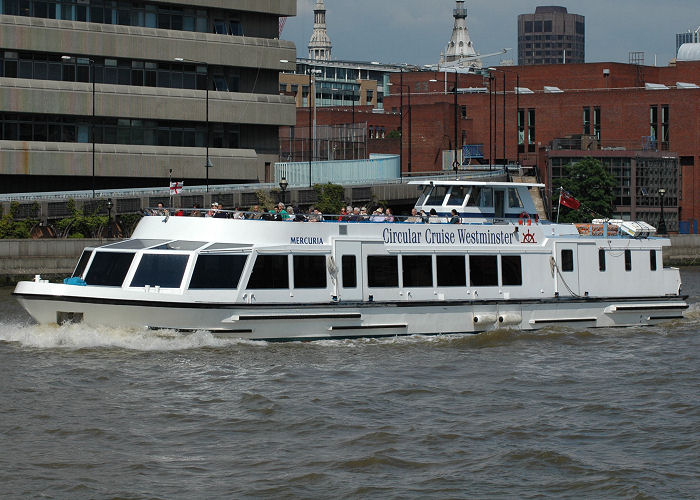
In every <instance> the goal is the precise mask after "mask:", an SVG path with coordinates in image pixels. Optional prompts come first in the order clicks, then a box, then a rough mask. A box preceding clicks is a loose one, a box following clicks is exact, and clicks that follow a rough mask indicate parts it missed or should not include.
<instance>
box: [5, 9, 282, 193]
mask: <svg viewBox="0 0 700 500" xmlns="http://www.w3.org/2000/svg"><path fill="white" fill-rule="evenodd" d="M295 14H296V1H295V0H269V1H265V2H260V1H256V0H226V1H225V2H224V1H222V0H196V1H191V0H165V1H151V0H131V1H129V2H122V1H119V2H116V1H106V0H69V1H67V0H61V1H55V0H50V1H45V0H41V1H40V0H21V1H20V0H0V192H27V191H45V190H68V189H90V188H93V189H94V188H97V189H107V188H110V189H111V188H123V187H146V186H163V185H167V184H166V183H167V179H168V176H169V172H170V170H172V176H173V178H174V179H177V180H182V179H184V180H185V183H186V185H190V186H191V185H195V184H198V185H204V183H205V182H206V183H212V184H220V183H236V182H256V181H258V180H260V181H264V180H265V179H266V177H267V178H269V173H270V171H271V166H272V165H273V164H274V162H275V161H278V159H279V156H278V152H279V139H278V137H279V135H278V133H279V127H280V126H283V125H293V124H294V123H295V105H294V100H293V99H292V98H290V97H288V96H282V95H280V93H279V84H278V78H279V73H280V71H282V70H291V69H294V67H295V58H296V49H295V46H294V44H293V43H291V42H288V41H283V40H279V20H280V18H281V17H286V16H293V15H295Z"/></svg>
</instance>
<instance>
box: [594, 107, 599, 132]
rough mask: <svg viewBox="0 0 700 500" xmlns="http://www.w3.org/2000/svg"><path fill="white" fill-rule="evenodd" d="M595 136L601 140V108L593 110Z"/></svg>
mask: <svg viewBox="0 0 700 500" xmlns="http://www.w3.org/2000/svg"><path fill="white" fill-rule="evenodd" d="M593 135H595V138H596V139H598V140H600V108H599V107H597V106H596V107H595V108H593Z"/></svg>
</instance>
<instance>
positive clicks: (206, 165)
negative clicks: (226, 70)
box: [175, 57, 214, 193]
mask: <svg viewBox="0 0 700 500" xmlns="http://www.w3.org/2000/svg"><path fill="white" fill-rule="evenodd" d="M175 60H176V61H178V62H188V63H192V64H203V65H204V68H205V70H206V84H205V99H204V102H205V104H204V105H205V109H206V111H205V113H204V116H205V120H206V127H207V128H206V130H207V132H206V138H205V141H206V144H205V149H206V153H205V155H206V156H205V160H204V172H205V174H206V179H207V193H208V192H209V169H210V168H211V167H213V166H214V164H213V163H212V162H211V159H210V158H209V143H210V142H211V141H210V131H209V63H208V62H205V61H194V60H191V59H185V58H182V57H176V58H175Z"/></svg>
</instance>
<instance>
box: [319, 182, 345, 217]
mask: <svg viewBox="0 0 700 500" xmlns="http://www.w3.org/2000/svg"><path fill="white" fill-rule="evenodd" d="M314 191H316V195H317V197H318V201H317V202H316V208H318V209H319V210H320V211H321V213H324V214H339V213H340V209H341V208H342V207H343V206H344V205H345V203H344V202H343V198H344V197H345V188H343V186H341V185H340V184H331V183H330V182H329V183H328V184H314Z"/></svg>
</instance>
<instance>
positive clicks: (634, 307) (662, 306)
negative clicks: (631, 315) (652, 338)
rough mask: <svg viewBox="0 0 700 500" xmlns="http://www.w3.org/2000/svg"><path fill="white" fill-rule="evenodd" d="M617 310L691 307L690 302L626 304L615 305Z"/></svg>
mask: <svg viewBox="0 0 700 500" xmlns="http://www.w3.org/2000/svg"><path fill="white" fill-rule="evenodd" d="M613 307H614V308H615V311H624V312H626V311H649V310H668V309H688V307H690V306H689V305H688V304H659V305H654V306H643V305H634V306H625V305H621V306H618V305H615V306H613Z"/></svg>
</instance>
